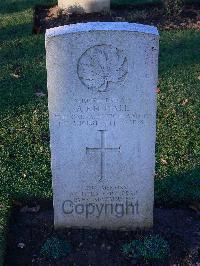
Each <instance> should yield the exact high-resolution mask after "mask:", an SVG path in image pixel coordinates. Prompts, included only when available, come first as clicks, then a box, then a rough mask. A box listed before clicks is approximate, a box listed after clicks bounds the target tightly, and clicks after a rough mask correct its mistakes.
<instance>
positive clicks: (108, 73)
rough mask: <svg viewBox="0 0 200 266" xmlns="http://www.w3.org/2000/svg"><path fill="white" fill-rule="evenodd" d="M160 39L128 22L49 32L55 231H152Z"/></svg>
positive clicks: (148, 29) (155, 33)
mask: <svg viewBox="0 0 200 266" xmlns="http://www.w3.org/2000/svg"><path fill="white" fill-rule="evenodd" d="M158 39H159V36H158V31H157V29H156V28H154V27H151V26H144V25H139V24H129V23H86V24H76V25H71V26H64V27H58V28H53V29H50V30H47V33H46V51H47V74H48V94H49V115H50V135H51V156H52V157H51V161H52V173H53V191H54V212H55V227H56V228H58V227H74V226H78V227H92V228H108V229H135V228H149V227H151V226H152V224H153V202H154V168H155V140H156V87H157V69H158V47H159V41H158Z"/></svg>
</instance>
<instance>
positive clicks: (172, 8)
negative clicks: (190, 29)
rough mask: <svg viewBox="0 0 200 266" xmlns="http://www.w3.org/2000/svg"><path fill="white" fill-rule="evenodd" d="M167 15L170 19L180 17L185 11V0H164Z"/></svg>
mask: <svg viewBox="0 0 200 266" xmlns="http://www.w3.org/2000/svg"><path fill="white" fill-rule="evenodd" d="M163 4H164V8H165V12H166V15H167V16H168V17H173V16H178V15H180V13H181V12H182V10H183V6H184V0H163Z"/></svg>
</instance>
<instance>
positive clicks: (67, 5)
mask: <svg viewBox="0 0 200 266" xmlns="http://www.w3.org/2000/svg"><path fill="white" fill-rule="evenodd" d="M58 7H59V8H60V9H63V10H66V11H67V12H68V13H79V14H82V13H95V12H109V11H110V0H79V1H74V0H68V1H67V0H58Z"/></svg>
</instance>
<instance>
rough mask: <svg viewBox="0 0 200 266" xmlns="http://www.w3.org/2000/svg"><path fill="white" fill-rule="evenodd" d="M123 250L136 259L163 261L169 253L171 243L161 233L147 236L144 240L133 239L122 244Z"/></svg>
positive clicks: (125, 253)
mask: <svg viewBox="0 0 200 266" xmlns="http://www.w3.org/2000/svg"><path fill="white" fill-rule="evenodd" d="M122 252H123V254H124V255H126V256H128V257H129V258H132V259H136V260H143V261H145V262H150V261H163V260H164V259H166V258H167V257H168V255H169V244H168V242H167V241H166V240H165V239H163V238H162V237H161V236H159V235H154V236H153V235H150V236H146V237H145V238H144V239H143V240H133V241H132V242H131V243H128V244H127V243H126V244H124V245H123V246H122Z"/></svg>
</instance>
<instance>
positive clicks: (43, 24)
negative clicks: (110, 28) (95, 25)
mask: <svg viewBox="0 0 200 266" xmlns="http://www.w3.org/2000/svg"><path fill="white" fill-rule="evenodd" d="M94 21H107V22H109V21H110V22H113V21H115V22H116V21H118V22H119V21H128V22H135V23H142V24H149V25H154V26H157V27H158V28H160V29H188V28H189V29H200V3H199V4H196V5H186V6H185V7H184V10H183V11H182V13H181V14H180V15H177V16H174V17H172V18H168V17H166V16H165V14H164V11H163V8H162V7H161V6H155V5H149V6H139V7H138V6H122V7H117V6H114V7H112V9H111V12H110V13H109V14H108V13H105V14H101V13H94V14H69V13H66V12H64V11H61V10H60V9H59V8H58V6H57V5H56V6H36V7H35V17H34V27H33V33H35V34H38V33H43V32H45V30H46V29H49V28H53V27H58V26H62V25H69V24H75V23H81V22H94Z"/></svg>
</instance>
